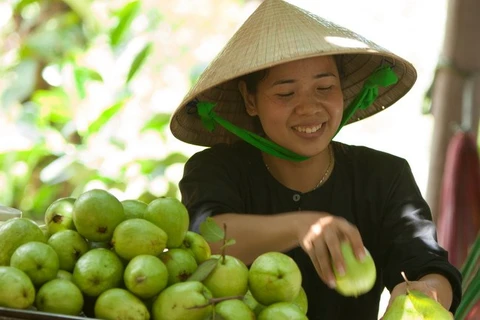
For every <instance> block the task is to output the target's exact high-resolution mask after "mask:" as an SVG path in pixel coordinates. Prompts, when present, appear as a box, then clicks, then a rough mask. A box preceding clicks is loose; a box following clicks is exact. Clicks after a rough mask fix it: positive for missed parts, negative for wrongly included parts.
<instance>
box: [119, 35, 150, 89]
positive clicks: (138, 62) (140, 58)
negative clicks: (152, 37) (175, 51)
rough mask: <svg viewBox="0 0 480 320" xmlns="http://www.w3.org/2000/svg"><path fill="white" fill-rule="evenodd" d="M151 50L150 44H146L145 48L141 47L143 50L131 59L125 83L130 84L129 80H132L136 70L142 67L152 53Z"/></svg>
mask: <svg viewBox="0 0 480 320" xmlns="http://www.w3.org/2000/svg"><path fill="white" fill-rule="evenodd" d="M152 48H153V44H152V43H151V42H149V43H147V44H146V45H145V47H143V49H142V50H141V51H140V52H139V53H138V54H137V56H136V57H135V59H133V62H132V65H131V66H130V70H129V71H128V76H127V81H126V82H125V83H128V82H130V80H132V78H133V77H134V76H135V75H136V74H137V72H138V70H139V69H140V68H141V67H142V65H143V64H144V63H145V60H146V59H147V58H148V56H149V55H150V53H151V52H152Z"/></svg>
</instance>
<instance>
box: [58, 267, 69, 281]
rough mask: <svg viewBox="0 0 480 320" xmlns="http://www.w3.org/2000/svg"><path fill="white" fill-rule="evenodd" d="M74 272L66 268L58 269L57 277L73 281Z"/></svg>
mask: <svg viewBox="0 0 480 320" xmlns="http://www.w3.org/2000/svg"><path fill="white" fill-rule="evenodd" d="M72 278H73V274H72V273H71V272H69V271H66V270H62V269H60V270H58V272H57V278H56V279H63V280H68V281H73V280H72Z"/></svg>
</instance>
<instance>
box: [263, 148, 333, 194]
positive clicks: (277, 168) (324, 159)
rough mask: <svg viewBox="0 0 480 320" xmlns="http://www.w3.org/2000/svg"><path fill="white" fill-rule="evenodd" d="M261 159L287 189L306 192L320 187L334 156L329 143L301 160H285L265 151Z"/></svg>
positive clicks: (330, 169)
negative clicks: (315, 153)
mask: <svg viewBox="0 0 480 320" xmlns="http://www.w3.org/2000/svg"><path fill="white" fill-rule="evenodd" d="M263 161H264V163H265V166H266V168H267V170H268V171H269V172H270V174H271V175H272V176H273V177H274V178H275V179H276V180H278V182H280V183H281V184H283V185H284V186H285V187H287V188H289V189H292V190H296V191H299V192H302V193H307V192H310V191H313V190H315V189H317V188H319V187H321V186H322V185H323V184H324V183H325V182H326V181H327V180H328V178H329V177H330V175H331V173H332V171H333V167H334V163H335V157H334V154H333V146H332V145H331V144H329V145H328V147H327V148H325V149H324V150H323V151H322V152H321V153H319V154H318V155H316V156H314V157H312V158H310V159H308V160H305V161H302V162H292V161H287V160H283V159H280V158H277V157H274V156H272V155H268V154H265V153H264V154H263Z"/></svg>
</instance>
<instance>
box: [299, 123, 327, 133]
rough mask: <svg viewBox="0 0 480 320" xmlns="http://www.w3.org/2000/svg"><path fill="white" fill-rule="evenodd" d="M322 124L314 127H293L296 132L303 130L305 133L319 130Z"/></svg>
mask: <svg viewBox="0 0 480 320" xmlns="http://www.w3.org/2000/svg"><path fill="white" fill-rule="evenodd" d="M322 126H323V123H321V124H319V125H318V126H315V127H293V129H295V130H296V131H298V132H305V133H314V132H317V131H318V130H320V129H321V128H322Z"/></svg>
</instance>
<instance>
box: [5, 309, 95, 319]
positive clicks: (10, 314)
mask: <svg viewBox="0 0 480 320" xmlns="http://www.w3.org/2000/svg"><path fill="white" fill-rule="evenodd" d="M20 319H22V320H23V319H26V320H88V319H93V318H87V317H74V316H68V315H62V314H54V313H49V312H40V311H34V310H17V309H11V308H3V307H0V320H20Z"/></svg>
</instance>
